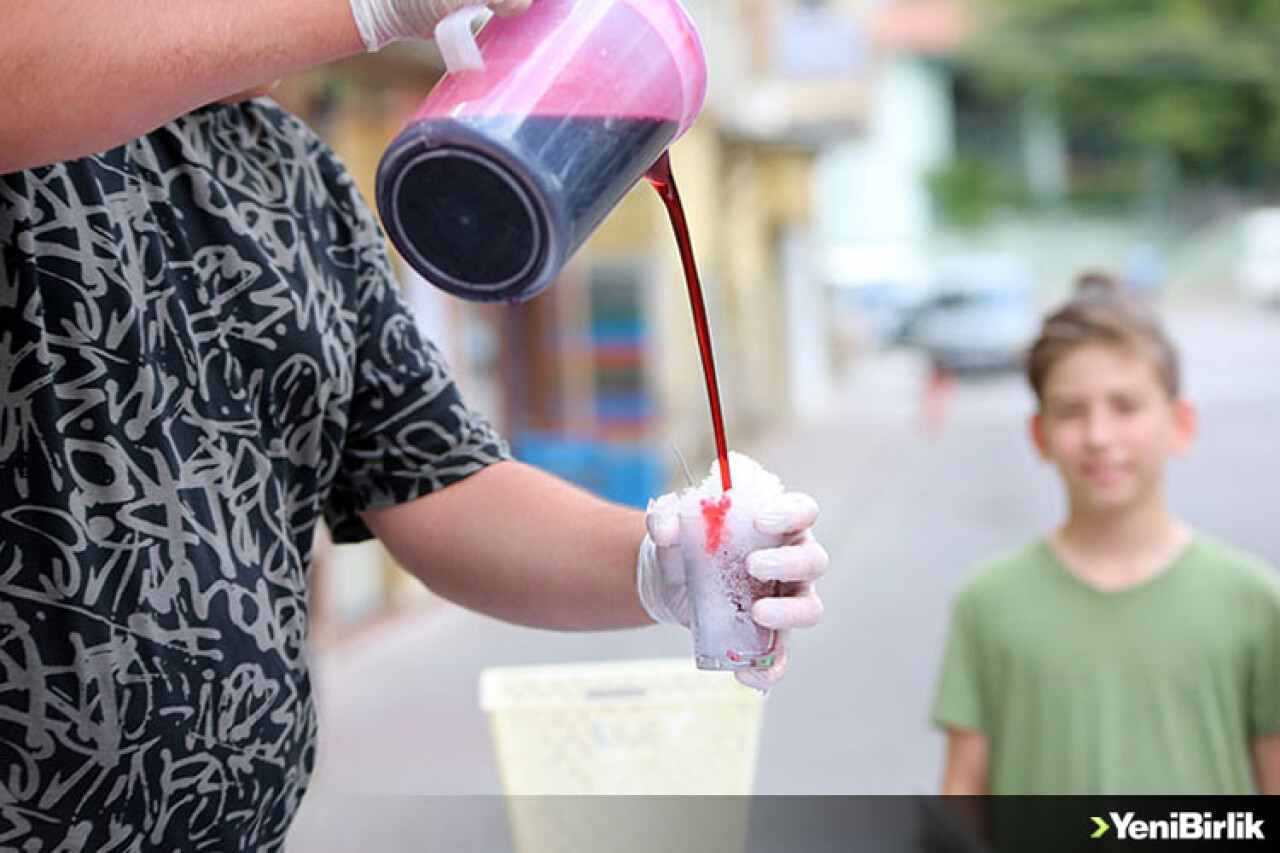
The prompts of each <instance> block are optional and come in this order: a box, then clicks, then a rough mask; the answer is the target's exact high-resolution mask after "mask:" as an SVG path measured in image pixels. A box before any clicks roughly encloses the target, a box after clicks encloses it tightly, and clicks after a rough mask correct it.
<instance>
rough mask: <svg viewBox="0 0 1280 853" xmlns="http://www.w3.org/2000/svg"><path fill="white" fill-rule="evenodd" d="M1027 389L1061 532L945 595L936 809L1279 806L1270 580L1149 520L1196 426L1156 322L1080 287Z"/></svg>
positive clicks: (1165, 520)
mask: <svg viewBox="0 0 1280 853" xmlns="http://www.w3.org/2000/svg"><path fill="white" fill-rule="evenodd" d="M1027 376H1028V379H1029V381H1030V383H1031V387H1032V390H1033V391H1034V392H1035V395H1036V399H1037V401H1038V404H1039V405H1038V410H1037V411H1036V413H1035V415H1034V416H1033V417H1032V419H1031V435H1032V438H1033V440H1034V441H1035V445H1036V448H1037V449H1038V450H1039V452H1040V455H1041V456H1042V457H1043V458H1044V459H1045V460H1047V461H1049V462H1051V463H1052V464H1053V465H1054V466H1055V467H1056V468H1057V470H1058V473H1059V475H1060V476H1061V478H1062V482H1063V485H1064V487H1065V490H1066V495H1067V501H1068V511H1067V518H1066V521H1065V522H1064V523H1063V524H1062V526H1061V527H1059V528H1057V529H1056V530H1054V531H1052V532H1050V533H1049V534H1048V535H1047V536H1045V537H1042V538H1038V539H1036V540H1034V541H1032V542H1031V543H1029V544H1026V545H1023V546H1022V547H1020V548H1018V549H1017V550H1015V551H1012V552H1011V553H1008V554H1005V555H1004V556H1001V557H999V558H997V559H995V560H994V561H992V562H991V563H989V564H988V565H986V566H985V567H983V568H982V569H981V570H980V571H978V572H977V573H976V574H974V575H973V576H972V577H971V578H969V579H968V580H967V582H966V583H965V584H964V585H963V586H962V588H961V589H960V591H959V593H958V595H957V598H956V601H955V605H954V610H953V614H952V625H951V636H950V639H949V641H948V647H947V653H946V658H945V661H944V664H943V668H942V673H941V677H940V679H939V684H938V692H937V698H936V702H935V706H934V711H933V720H934V723H935V724H936V725H938V726H940V727H943V728H945V729H946V730H947V733H948V741H949V743H948V750H947V765H946V774H945V778H944V781H943V793H945V794H986V793H992V794H1247V793H1251V792H1253V791H1255V790H1260V791H1261V792H1263V793H1271V794H1276V793H1280V577H1278V576H1277V574H1276V572H1275V571H1273V570H1272V569H1271V568H1270V567H1269V566H1267V565H1265V564H1264V563H1263V562H1262V561H1261V560H1259V559H1257V558H1255V557H1252V556H1249V555H1247V554H1244V553H1241V552H1239V551H1237V550H1234V549H1232V548H1230V547H1228V546H1227V545H1225V544H1223V543H1221V542H1218V541H1216V540H1214V539H1212V538H1210V537H1208V536H1206V535H1204V534H1202V533H1199V532H1195V531H1192V530H1190V529H1189V528H1188V527H1187V526H1186V525H1184V524H1183V523H1182V522H1180V521H1179V520H1177V519H1176V518H1174V517H1173V516H1172V515H1170V513H1169V511H1168V509H1167V508H1166V505H1165V500H1164V489H1163V485H1164V468H1165V462H1166V461H1167V460H1168V459H1169V458H1170V457H1172V456H1177V455H1180V454H1182V453H1183V452H1184V451H1186V449H1187V448H1188V447H1189V446H1190V444H1191V441H1192V439H1193V437H1194V435H1195V431H1196V413H1195V410H1194V408H1193V407H1192V406H1191V404H1190V403H1189V402H1187V401H1186V400H1185V399H1183V398H1182V397H1181V396H1180V387H1179V366H1178V356H1177V353H1176V351H1175V350H1174V348H1173V346H1172V344H1171V343H1170V341H1169V339H1168V337H1167V336H1166V334H1165V332H1164V330H1163V329H1162V328H1161V325H1160V323H1159V321H1158V320H1157V319H1156V317H1155V316H1154V314H1153V313H1152V312H1151V310H1150V309H1149V308H1148V307H1147V306H1146V305H1145V304H1144V303H1142V302H1141V301H1139V300H1137V299H1135V298H1134V297H1132V296H1128V295H1125V294H1124V293H1123V292H1122V291H1121V289H1120V288H1119V287H1117V286H1116V285H1115V284H1114V283H1113V282H1112V281H1111V280H1110V279H1108V278H1106V277H1104V276H1099V275H1090V276H1086V277H1084V278H1083V279H1082V280H1081V282H1080V286H1079V288H1078V292H1077V294H1076V296H1075V297H1074V299H1072V300H1071V301H1070V302H1069V303H1068V304H1067V305H1066V306H1065V307H1063V308H1061V309H1059V310H1058V311H1057V312H1056V313H1054V314H1052V315H1051V316H1049V317H1048V319H1046V321H1045V322H1044V325H1043V327H1042V329H1041V333H1040V337H1039V338H1038V340H1037V341H1036V342H1035V344H1034V345H1033V346H1032V348H1031V351H1030V354H1029V357H1028V362H1027ZM1225 485H1226V484H1224V487H1225Z"/></svg>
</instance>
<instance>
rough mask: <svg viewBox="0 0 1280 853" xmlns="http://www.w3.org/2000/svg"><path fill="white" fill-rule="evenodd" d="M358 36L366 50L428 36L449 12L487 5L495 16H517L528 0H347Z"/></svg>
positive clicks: (527, 3)
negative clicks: (402, 40)
mask: <svg viewBox="0 0 1280 853" xmlns="http://www.w3.org/2000/svg"><path fill="white" fill-rule="evenodd" d="M350 2H351V15H352V17H354V18H355V19H356V28H357V29H358V30H360V38H362V39H363V40H364V46H365V48H366V49H367V50H369V51H370V52H372V51H375V50H381V49H382V48H384V47H386V46H387V45H388V44H390V43H391V42H393V41H400V40H401V39H411V38H422V39H429V38H431V36H432V34H433V33H435V31H436V24H438V23H440V21H441V20H443V19H444V18H445V16H446V15H448V14H449V13H450V12H456V11H457V10H458V9H461V8H463V7H466V6H488V7H489V8H490V9H492V10H493V11H494V12H496V13H497V14H499V15H517V14H519V13H520V12H523V11H524V10H525V9H528V8H529V3H530V2H532V0H350Z"/></svg>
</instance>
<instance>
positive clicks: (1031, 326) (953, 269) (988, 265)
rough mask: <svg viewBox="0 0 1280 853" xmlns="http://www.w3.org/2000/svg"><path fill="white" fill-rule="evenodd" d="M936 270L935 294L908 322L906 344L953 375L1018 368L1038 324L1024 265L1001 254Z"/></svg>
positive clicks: (950, 264) (961, 261)
mask: <svg viewBox="0 0 1280 853" xmlns="http://www.w3.org/2000/svg"><path fill="white" fill-rule="evenodd" d="M941 271H942V272H941V276H940V279H939V287H938V291H937V293H936V294H935V295H934V296H933V298H932V299H930V300H929V301H928V302H926V303H925V304H924V305H923V306H922V307H921V308H920V310H919V311H918V312H917V313H916V315H915V317H914V318H913V319H912V320H911V322H910V323H909V325H908V328H907V332H906V335H905V337H906V342H907V343H908V344H910V345H912V346H916V347H919V348H920V349H922V350H924V351H925V352H926V353H927V354H928V356H929V358H930V359H931V361H932V362H933V363H934V365H935V366H936V367H939V368H941V369H944V370H949V371H952V372H955V373H966V372H977V371H986V370H1010V369H1014V368H1017V367H1020V366H1021V365H1022V360H1023V356H1024V355H1025V353H1026V349H1027V347H1028V346H1029V345H1030V343H1031V341H1032V339H1033V338H1034V337H1035V334H1036V331H1037V328H1038V326H1039V315H1038V313H1037V311H1036V308H1035V305H1034V304H1033V303H1032V300H1031V287H1030V276H1029V274H1028V273H1027V270H1026V267H1025V265H1024V264H1023V263H1022V262H1021V261H1020V260H1019V259H1017V258H1014V257H1008V256H1003V255H1000V256H982V257H972V258H968V257H966V258H962V259H955V260H953V261H951V262H949V263H946V264H943V265H942V266H941Z"/></svg>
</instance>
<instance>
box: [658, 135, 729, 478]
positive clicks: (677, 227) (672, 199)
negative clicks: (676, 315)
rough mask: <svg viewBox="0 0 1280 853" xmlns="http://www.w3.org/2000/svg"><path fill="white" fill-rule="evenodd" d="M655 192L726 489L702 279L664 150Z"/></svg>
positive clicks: (725, 453)
mask: <svg viewBox="0 0 1280 853" xmlns="http://www.w3.org/2000/svg"><path fill="white" fill-rule="evenodd" d="M647 177H648V178H649V183H651V184H653V188H654V189H656V190H657V191H658V195H659V196H660V197H661V198H662V203H663V204H665V205H666V207H667V215H668V216H669V217H670V218H671V230H672V231H674V232H675V236H676V244H677V245H678V246H679V247H680V263H681V264H682V265H683V266H684V279H685V283H686V284H687V285H688V287H689V307H690V308H692V309H693V328H694V331H696V332H697V335H698V351H699V352H700V353H701V354H702V375H703V377H704V378H705V379H706V382H707V399H708V401H709V402H710V403H711V427H712V429H713V430H715V436H716V457H717V458H718V459H719V460H720V485H721V487H722V491H724V492H728V491H729V489H731V488H732V487H733V483H732V482H731V481H730V479H729V446H728V443H727V442H726V441H725V437H724V413H723V412H722V411H721V408H720V383H719V382H718V381H717V380H716V359H715V355H714V354H712V352H711V327H710V326H709V325H708V324H707V305H706V301H705V300H704V299H703V296H702V280H701V279H700V278H699V277H698V264H697V261H695V260H694V257H693V241H692V240H691V239H690V237H689V222H688V220H687V219H686V218H685V215H684V205H683V204H681V203H680V190H679V189H677V188H676V181H675V176H674V174H673V173H672V171H671V157H670V155H669V154H666V153H664V154H663V155H662V156H661V157H660V158H659V159H658V162H657V163H655V164H654V166H653V168H652V169H650V170H649V174H648V176H647Z"/></svg>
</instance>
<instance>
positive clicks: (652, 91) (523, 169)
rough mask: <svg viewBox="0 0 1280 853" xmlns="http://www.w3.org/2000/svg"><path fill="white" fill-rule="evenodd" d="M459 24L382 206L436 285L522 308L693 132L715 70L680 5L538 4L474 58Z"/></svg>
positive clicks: (498, 26)
mask: <svg viewBox="0 0 1280 853" xmlns="http://www.w3.org/2000/svg"><path fill="white" fill-rule="evenodd" d="M457 14H458V13H455V16H456V15H457ZM455 16H450V18H451V19H452V20H451V21H450V20H446V24H450V23H452V24H453V25H454V26H457V24H458V21H459V19H461V21H462V22H463V27H462V33H463V38H462V42H461V44H459V42H458V37H457V35H456V34H454V35H452V36H448V37H446V35H445V34H444V33H442V32H441V31H439V30H438V31H437V36H438V38H440V39H441V47H442V52H444V53H445V56H446V58H447V61H448V64H449V66H450V70H449V72H448V73H447V74H446V75H445V76H444V78H443V79H442V80H441V81H440V83H439V84H438V85H437V86H436V87H435V89H433V90H432V91H431V93H430V94H429V95H428V97H427V99H426V101H424V102H423V104H422V106H421V107H420V108H419V110H418V112H417V113H416V114H415V115H414V117H413V119H412V120H411V121H410V122H409V124H408V125H407V126H406V127H405V128H404V130H403V131H401V133H400V135H399V136H397V137H396V139H395V141H394V142H392V143H391V145H390V147H389V148H388V149H387V151H386V153H385V154H384V155H383V157H382V162H381V163H380V164H379V167H378V185H377V203H378V209H379V211H380V212H381V214H382V221H383V225H384V227H385V228H386V230H387V234H388V235H389V236H390V238H391V241H392V243H394V244H395V246H396V248H397V249H398V250H399V251H400V253H401V254H402V255H403V256H404V258H405V260H406V261H407V262H408V263H409V265H410V266H412V267H413V268H414V269H415V270H417V272H418V273H420V274H421V275H422V276H423V277H424V278H426V279H427V280H428V281H430V282H432V283H433V284H435V285H436V286H438V287H441V288H443V289H444V290H446V291H449V292H450V293H453V294H456V295H458V296H462V297H464V298H467V299H472V300H477V301H486V302H492V301H521V300H524V299H528V298H530V297H532V296H534V295H536V294H538V293H539V292H541V291H542V290H544V289H546V288H547V286H549V285H550V284H551V282H552V281H553V280H554V279H555V277H556V275H557V274H558V273H559V272H560V270H561V268H563V266H564V265H565V263H566V262H568V260H569V258H570V257H572V255H573V253H574V252H575V251H577V249H578V248H579V247H580V246H581V245H582V243H583V242H584V241H585V240H586V239H587V237H589V236H590V235H591V233H592V232H593V231H594V230H595V229H596V227H597V226H598V225H599V224H600V222H601V221H603V220H604V218H605V217H606V216H607V215H608V214H609V212H610V211H611V210H612V209H613V208H614V206H616V205H617V203H618V202H619V201H621V200H622V198H623V196H625V195H626V194H627V192H628V191H629V190H630V189H631V187H632V186H633V185H634V184H635V183H636V182H637V181H638V180H640V179H641V178H642V177H643V176H644V174H645V173H646V172H647V171H648V170H649V169H650V168H651V167H652V166H653V164H654V163H655V162H656V161H657V160H658V158H659V157H660V156H661V155H662V153H663V152H664V151H665V150H666V149H667V147H668V146H669V145H671V143H672V142H674V141H675V140H676V139H678V138H679V137H680V136H681V134H683V133H684V132H685V131H686V130H688V129H689V126H690V125H691V124H693V121H694V119H695V118H696V117H697V115H698V113H699V111H700V110H701V109H702V103H703V100H704V98H705V96H706V86H707V71H706V60H705V57H704V55H703V51H702V45H701V42H700V40H699V38H698V34H697V31H696V30H695V29H694V26H693V22H692V21H691V20H690V19H689V17H688V15H687V13H686V12H685V10H684V9H683V8H682V7H681V6H680V4H679V3H678V2H676V0H535V2H534V3H533V5H532V6H531V7H530V9H529V11H527V12H526V13H524V14H523V15H520V16H517V17H513V18H496V17H495V18H493V19H492V20H490V21H489V22H488V23H487V24H486V25H485V26H484V27H483V28H482V29H481V30H480V33H479V35H478V37H476V38H475V42H474V46H472V45H469V44H468V42H469V39H470V29H469V28H468V27H466V26H465V25H466V23H467V16H466V15H465V14H464V15H462V16H460V18H459V17H455ZM444 26H445V24H442V27H444ZM477 49H478V55H474V56H473V57H472V59H471V61H470V62H467V61H465V60H466V54H467V53H468V51H474V50H477Z"/></svg>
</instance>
